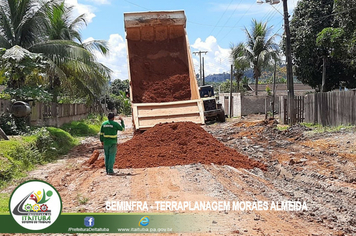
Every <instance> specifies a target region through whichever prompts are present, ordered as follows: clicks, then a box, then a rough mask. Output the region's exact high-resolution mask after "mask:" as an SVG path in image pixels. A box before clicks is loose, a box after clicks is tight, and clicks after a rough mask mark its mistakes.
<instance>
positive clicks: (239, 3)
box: [216, 0, 242, 37]
mask: <svg viewBox="0 0 356 236" xmlns="http://www.w3.org/2000/svg"><path fill="white" fill-rule="evenodd" d="M241 2H242V0H240V2H239V3H238V4H237V5H236V7H235V9H234V11H233V12H232V13H231V15H230V17H229V18H228V19H227V21H226V22H225V24H224V26H223V27H225V25H226V24H227V23H228V22H229V21H230V19H231V17H232V16H233V15H234V14H235V12H236V10H237V8H238V7H239V6H240V4H241ZM223 27H222V28H221V29H220V30H219V32H218V34H217V35H216V37H218V35H219V34H220V32H221V31H222V30H223Z"/></svg>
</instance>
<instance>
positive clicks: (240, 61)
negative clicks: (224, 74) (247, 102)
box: [231, 43, 250, 91]
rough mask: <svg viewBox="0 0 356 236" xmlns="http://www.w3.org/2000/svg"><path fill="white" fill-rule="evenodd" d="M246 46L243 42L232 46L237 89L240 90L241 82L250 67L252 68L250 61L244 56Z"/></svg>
mask: <svg viewBox="0 0 356 236" xmlns="http://www.w3.org/2000/svg"><path fill="white" fill-rule="evenodd" d="M244 49H245V46H244V44H243V43H239V44H238V45H236V46H235V45H232V46H231V57H232V60H233V65H234V76H235V78H236V82H237V90H238V91H239V90H240V82H241V81H242V78H243V76H244V75H245V72H246V70H247V69H248V68H250V62H249V61H248V60H246V58H245V57H244V54H245V51H244Z"/></svg>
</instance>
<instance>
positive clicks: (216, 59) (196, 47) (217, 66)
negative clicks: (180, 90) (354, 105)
mask: <svg viewBox="0 0 356 236" xmlns="http://www.w3.org/2000/svg"><path fill="white" fill-rule="evenodd" d="M191 47H192V52H193V51H208V53H207V54H205V55H203V54H202V57H203V56H204V69H205V76H207V75H210V74H218V73H222V72H229V71H230V64H231V62H230V49H225V48H222V47H220V46H219V44H218V42H217V40H216V38H215V37H214V36H209V37H207V38H206V39H205V41H202V40H201V39H200V38H198V39H197V40H195V42H194V44H193V45H191ZM193 63H194V66H195V73H199V56H198V55H196V56H194V55H193Z"/></svg>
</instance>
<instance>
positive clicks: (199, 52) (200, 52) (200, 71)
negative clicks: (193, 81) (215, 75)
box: [193, 51, 208, 78]
mask: <svg viewBox="0 0 356 236" xmlns="http://www.w3.org/2000/svg"><path fill="white" fill-rule="evenodd" d="M202 53H204V54H207V53H208V51H198V52H193V54H194V55H197V54H199V65H200V66H199V76H200V78H202V75H203V73H202V70H201V54H202Z"/></svg>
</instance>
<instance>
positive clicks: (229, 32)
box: [221, 4, 254, 40]
mask: <svg viewBox="0 0 356 236" xmlns="http://www.w3.org/2000/svg"><path fill="white" fill-rule="evenodd" d="M253 5H254V4H251V6H250V7H249V9H247V11H245V13H244V14H243V15H242V16H241V17H240V19H239V20H238V21H237V22H236V24H235V25H234V27H236V25H237V24H238V23H239V22H240V21H241V19H242V18H243V17H244V16H245V15H246V14H247V12H248V11H249V10H250V9H251V8H252V6H253ZM231 31H232V29H231V30H230V31H229V32H227V34H225V36H224V37H223V38H222V39H221V40H223V39H225V38H226V36H227V35H229V34H230V33H231Z"/></svg>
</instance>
